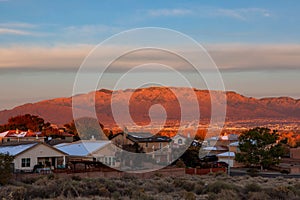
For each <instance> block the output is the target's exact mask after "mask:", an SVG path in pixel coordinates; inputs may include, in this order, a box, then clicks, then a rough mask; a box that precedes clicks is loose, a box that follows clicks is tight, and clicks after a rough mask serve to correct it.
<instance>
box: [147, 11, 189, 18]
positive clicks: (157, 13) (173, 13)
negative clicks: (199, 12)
mask: <svg viewBox="0 0 300 200" xmlns="http://www.w3.org/2000/svg"><path fill="white" fill-rule="evenodd" d="M147 13H148V15H150V16H153V17H159V16H184V15H190V14H193V11H192V10H189V9H156V10H148V12H147Z"/></svg>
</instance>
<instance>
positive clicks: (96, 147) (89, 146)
mask: <svg viewBox="0 0 300 200" xmlns="http://www.w3.org/2000/svg"><path fill="white" fill-rule="evenodd" d="M54 147H55V148H57V149H58V150H60V151H62V152H65V153H66V154H68V155H69V160H78V159H80V160H87V161H100V162H102V163H103V164H106V165H108V166H112V167H117V166H118V163H117V162H116V152H117V151H118V148H117V147H116V146H115V145H114V144H112V143H111V141H109V140H80V141H77V142H73V143H62V144H58V145H55V146H54Z"/></svg>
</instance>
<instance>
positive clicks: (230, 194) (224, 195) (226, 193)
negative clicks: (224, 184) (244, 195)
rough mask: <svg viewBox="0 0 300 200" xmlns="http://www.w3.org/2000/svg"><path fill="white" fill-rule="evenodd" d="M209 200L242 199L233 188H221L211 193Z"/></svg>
mask: <svg viewBox="0 0 300 200" xmlns="http://www.w3.org/2000/svg"><path fill="white" fill-rule="evenodd" d="M208 199H209V200H219V199H222V200H233V199H240V197H239V195H238V194H237V193H236V192H235V191H233V190H223V189H222V190H221V191H220V192H219V193H215V194H213V193H210V194H209V196H208Z"/></svg>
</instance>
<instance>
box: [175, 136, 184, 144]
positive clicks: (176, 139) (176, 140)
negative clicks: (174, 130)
mask: <svg viewBox="0 0 300 200" xmlns="http://www.w3.org/2000/svg"><path fill="white" fill-rule="evenodd" d="M172 140H173V142H174V144H178V145H184V144H185V141H186V138H184V137H181V136H178V137H176V136H175V137H174V138H173V139H172ZM179 140H181V141H182V143H181V144H180V142H179Z"/></svg>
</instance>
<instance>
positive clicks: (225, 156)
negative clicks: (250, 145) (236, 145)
mask: <svg viewBox="0 0 300 200" xmlns="http://www.w3.org/2000/svg"><path fill="white" fill-rule="evenodd" d="M217 157H218V159H219V161H220V162H226V163H227V164H228V165H229V166H230V167H234V163H235V160H234V158H235V153H234V152H230V151H227V152H224V153H220V154H217Z"/></svg>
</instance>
